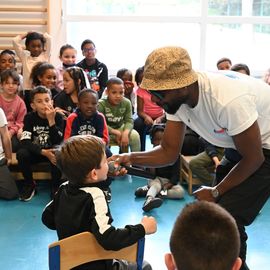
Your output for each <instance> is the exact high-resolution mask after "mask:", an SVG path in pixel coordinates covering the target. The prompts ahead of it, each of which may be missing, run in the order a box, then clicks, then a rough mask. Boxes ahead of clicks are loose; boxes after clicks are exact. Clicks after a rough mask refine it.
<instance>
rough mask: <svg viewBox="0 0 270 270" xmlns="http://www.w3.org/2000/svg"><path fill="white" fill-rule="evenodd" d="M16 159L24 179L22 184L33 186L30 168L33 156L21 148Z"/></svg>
mask: <svg viewBox="0 0 270 270" xmlns="http://www.w3.org/2000/svg"><path fill="white" fill-rule="evenodd" d="M16 157H17V160H18V166H19V168H20V171H21V172H22V174H23V177H24V184H25V185H32V186H33V185H34V181H33V173H32V166H31V165H32V164H33V162H32V159H33V155H32V154H31V153H30V152H29V151H28V149H25V148H21V149H19V150H18V152H17V155H16Z"/></svg>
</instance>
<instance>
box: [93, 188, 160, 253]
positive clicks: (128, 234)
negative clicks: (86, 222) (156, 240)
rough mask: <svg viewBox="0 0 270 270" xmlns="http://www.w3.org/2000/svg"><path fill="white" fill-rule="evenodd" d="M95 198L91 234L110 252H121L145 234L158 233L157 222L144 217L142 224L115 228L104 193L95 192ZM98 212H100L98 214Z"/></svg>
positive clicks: (151, 218)
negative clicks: (120, 250)
mask: <svg viewBox="0 0 270 270" xmlns="http://www.w3.org/2000/svg"><path fill="white" fill-rule="evenodd" d="M91 195H92V198H93V204H94V206H93V209H94V211H93V212H94V213H93V216H92V218H91V219H92V222H91V232H92V233H93V234H94V235H95V237H96V239H97V241H98V242H99V243H100V244H101V245H102V246H103V247H104V248H105V249H108V250H119V249H121V248H124V247H127V246H130V245H132V244H134V243H136V242H137V241H138V240H139V239H140V238H142V237H144V236H145V234H151V233H154V232H155V231H156V221H155V219H154V218H153V217H144V218H143V219H142V221H141V223H140V224H137V225H127V226H125V228H119V229H117V228H115V227H114V226H112V225H111V222H112V219H111V218H109V217H110V212H109V209H108V205H107V203H106V199H105V196H104V194H103V192H102V191H101V190H100V191H95V194H91ZM97 211H98V212H97Z"/></svg>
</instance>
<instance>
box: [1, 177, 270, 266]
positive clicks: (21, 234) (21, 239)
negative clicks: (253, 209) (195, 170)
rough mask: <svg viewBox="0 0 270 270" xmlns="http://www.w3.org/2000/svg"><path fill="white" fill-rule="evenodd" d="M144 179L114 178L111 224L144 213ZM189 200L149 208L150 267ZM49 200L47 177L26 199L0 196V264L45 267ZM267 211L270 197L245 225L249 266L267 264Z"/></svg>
mask: <svg viewBox="0 0 270 270" xmlns="http://www.w3.org/2000/svg"><path fill="white" fill-rule="evenodd" d="M145 183H146V181H145V179H143V178H139V177H131V176H129V175H127V176H125V177H122V178H118V179H117V180H115V181H113V183H112V202H111V203H110V207H111V211H112V215H113V217H114V223H113V224H114V226H116V227H123V226H125V225H126V224H135V223H137V222H139V221H140V219H141V218H142V216H143V215H144V213H143V211H142V209H141V207H142V204H143V199H135V197H134V190H135V189H136V188H137V187H138V186H141V185H145ZM185 188H186V187H185ZM191 201H193V198H192V197H191V196H189V195H188V194H187V193H186V195H185V197H184V199H183V200H180V201H174V200H165V201H164V203H163V205H162V206H161V207H160V208H158V209H155V210H153V211H152V212H151V215H152V216H154V217H155V218H156V220H157V223H158V231H157V233H156V234H154V235H150V236H146V247H145V259H146V260H148V261H149V262H150V263H151V264H152V266H153V269H155V270H162V269H166V268H165V265H164V262H163V261H164V260H163V258H164V254H165V253H166V252H168V251H169V247H168V239H169V235H170V232H171V228H172V226H173V223H174V220H175V217H176V216H177V215H178V213H179V212H180V210H181V209H182V208H183V206H184V205H185V204H186V203H188V202H191ZM48 202H49V184H48V183H46V181H39V182H38V194H37V195H36V196H35V197H34V198H33V199H32V200H31V201H30V202H26V203H23V202H20V201H18V200H15V201H4V200H0V216H1V222H0V269H8V270H18V269H20V270H45V269H48V264H47V247H48V245H49V244H50V243H51V242H53V241H56V240H57V236H56V233H55V231H51V230H49V229H47V228H46V227H45V226H44V225H43V224H42V223H41V213H42V209H43V208H44V206H45V205H46V204H47V203H48ZM269 213H270V201H268V202H267V204H266V205H265V207H264V209H263V210H262V211H261V213H260V215H259V216H258V217H257V218H256V220H255V222H254V223H253V224H252V225H251V226H249V227H248V228H247V231H248V235H249V240H248V259H247V262H248V265H249V267H250V269H252V270H268V269H269V265H268V258H269V254H270V234H269V230H270V218H269ZM198 230H199V228H198ZM194 248H195V247H194Z"/></svg>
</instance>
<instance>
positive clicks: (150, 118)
mask: <svg viewBox="0 0 270 270" xmlns="http://www.w3.org/2000/svg"><path fill="white" fill-rule="evenodd" d="M143 71H144V67H140V68H138V69H137V70H136V73H135V81H136V83H137V86H138V88H137V89H136V96H137V115H138V117H137V118H136V119H135V120H134V129H135V130H136V131H137V132H138V133H139V134H140V140H141V151H145V140H146V134H149V130H150V129H151V127H152V126H153V125H154V124H160V123H164V122H166V118H165V113H164V110H163V109H162V108H161V107H160V106H158V105H157V104H156V103H155V102H153V101H152V98H151V94H150V93H149V92H148V91H147V90H145V89H142V88H140V84H141V82H142V78H143Z"/></svg>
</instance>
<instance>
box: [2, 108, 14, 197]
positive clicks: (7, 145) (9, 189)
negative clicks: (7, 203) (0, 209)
mask: <svg viewBox="0 0 270 270" xmlns="http://www.w3.org/2000/svg"><path fill="white" fill-rule="evenodd" d="M10 164H11V141H10V137H9V132H8V128H7V119H6V116H5V114H4V111H3V110H2V109H1V108H0V199H6V200H11V199H16V198H18V194H19V193H18V189H17V186H16V183H15V180H14V179H13V177H12V175H11V174H10V171H9V169H8V165H10Z"/></svg>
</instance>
